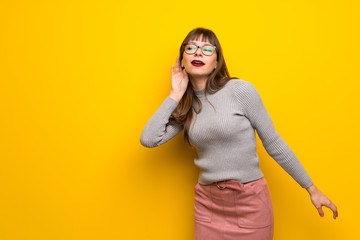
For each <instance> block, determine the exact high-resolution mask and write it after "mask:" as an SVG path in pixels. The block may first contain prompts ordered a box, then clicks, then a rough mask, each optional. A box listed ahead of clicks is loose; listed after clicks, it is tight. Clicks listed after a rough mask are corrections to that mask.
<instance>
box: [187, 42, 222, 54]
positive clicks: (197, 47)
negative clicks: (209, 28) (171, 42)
mask: <svg viewBox="0 0 360 240" xmlns="http://www.w3.org/2000/svg"><path fill="white" fill-rule="evenodd" d="M183 45H184V46H186V45H193V46H195V47H196V50H195V52H194V53H187V52H186V51H185V47H184V52H185V53H186V54H188V55H194V54H195V53H196V52H197V50H198V49H199V48H201V52H202V53H203V54H204V55H205V56H212V55H213V54H214V52H213V53H212V54H211V55H206V54H205V53H204V50H203V47H204V46H205V47H206V46H211V47H213V48H215V51H216V46H213V45H203V46H198V45H195V44H189V43H184V44H183Z"/></svg>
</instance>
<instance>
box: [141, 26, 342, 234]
mask: <svg viewBox="0 0 360 240" xmlns="http://www.w3.org/2000/svg"><path fill="white" fill-rule="evenodd" d="M180 66H181V67H180ZM175 70H176V72H175V71H174V65H172V67H171V91H170V94H169V96H168V97H166V99H165V100H164V102H163V103H162V104H161V106H160V107H159V108H158V109H157V111H156V112H155V113H154V114H153V116H152V117H151V118H150V120H149V121H148V122H147V124H146V125H145V127H144V129H143V132H142V134H141V137H140V142H141V144H142V145H144V146H146V147H156V146H159V145H161V144H164V143H166V142H167V141H168V140H170V139H171V138H173V137H174V136H175V135H176V134H178V133H179V132H180V131H181V130H184V138H185V140H186V141H187V142H188V143H189V144H190V145H192V146H194V147H195V148H196V150H197V153H198V156H197V158H195V160H194V163H195V165H196V166H198V167H199V168H200V173H199V179H198V183H197V184H196V186H195V189H194V190H195V204H194V220H195V228H194V229H195V239H206V240H212V239H221V240H224V239H225V240H227V239H229V240H230V239H252V240H256V239H261V240H268V239H272V236H273V230H274V220H273V217H274V216H273V208H272V202H271V196H270V192H269V188H268V185H267V183H266V180H265V178H264V175H263V173H262V172H261V170H260V168H259V158H258V155H257V153H256V136H255V129H256V131H257V133H258V135H259V137H260V139H261V141H262V143H263V146H264V147H265V149H266V151H267V152H268V153H269V155H270V156H271V157H272V158H273V159H274V160H275V161H277V162H278V163H279V164H280V166H281V167H282V168H283V169H284V170H285V171H286V172H288V173H289V174H290V175H291V177H293V178H294V180H296V181H297V182H298V183H299V185H300V186H301V187H303V188H305V189H306V190H307V191H308V192H309V194H310V197H311V201H312V203H313V204H314V206H315V207H316V208H317V210H318V212H319V214H320V216H324V213H323V211H322V208H321V207H322V206H326V207H328V208H330V209H331V210H332V211H333V218H334V219H336V217H337V216H338V212H337V208H336V206H335V205H334V204H333V203H332V202H331V201H330V200H329V199H328V198H327V197H326V196H325V195H324V194H323V193H322V192H321V191H320V190H319V189H317V188H316V186H315V185H314V184H313V182H312V180H311V178H310V177H309V175H308V174H307V172H306V171H305V169H304V168H303V166H302V165H301V163H300V162H299V160H298V159H297V157H296V156H295V154H294V153H293V152H292V150H291V149H290V148H289V146H288V145H287V144H286V143H285V142H284V140H283V139H282V138H281V137H280V136H279V134H278V133H277V131H276V130H275V128H274V125H273V123H272V120H271V118H270V116H269V114H268V112H267V110H266V108H265V106H264V104H263V102H262V100H261V97H260V95H259V93H258V92H257V90H256V88H255V87H254V86H253V85H252V84H251V83H250V82H248V81H245V80H242V79H236V78H231V77H230V76H229V73H228V70H227V67H226V64H225V60H224V57H223V54H222V50H221V46H220V43H219V41H218V39H217V37H216V36H215V34H214V33H213V32H212V31H211V30H208V29H204V28H196V29H194V30H192V31H191V32H190V33H189V34H188V35H187V36H186V38H185V39H184V41H183V43H182V45H181V47H180V58H179V57H177V59H176V67H175Z"/></svg>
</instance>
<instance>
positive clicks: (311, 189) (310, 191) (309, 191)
mask: <svg viewBox="0 0 360 240" xmlns="http://www.w3.org/2000/svg"><path fill="white" fill-rule="evenodd" d="M306 190H307V191H308V193H309V194H310V195H312V194H314V193H315V192H316V191H317V190H318V189H317V187H316V186H315V185H314V184H313V185H311V186H310V187H307V188H306Z"/></svg>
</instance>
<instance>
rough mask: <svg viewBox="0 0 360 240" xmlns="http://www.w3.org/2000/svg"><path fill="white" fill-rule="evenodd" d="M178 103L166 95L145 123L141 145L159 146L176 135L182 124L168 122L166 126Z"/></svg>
mask: <svg viewBox="0 0 360 240" xmlns="http://www.w3.org/2000/svg"><path fill="white" fill-rule="evenodd" d="M178 104H179V103H178V102H177V101H175V100H174V99H172V98H171V97H169V96H167V97H166V99H165V100H164V101H163V103H162V104H161V105H160V107H159V108H158V109H157V110H156V112H155V113H154V114H153V115H152V116H151V118H150V119H149V121H148V122H147V123H146V125H145V127H144V129H143V131H142V133H141V136H140V143H141V144H142V145H143V146H145V147H149V148H153V147H157V146H160V145H162V144H164V143H166V142H167V141H169V140H170V139H171V138H173V137H174V136H176V135H177V134H178V133H179V132H180V131H181V130H182V129H183V125H175V124H169V125H168V126H166V124H167V123H168V122H169V118H170V116H171V114H172V113H173V111H174V110H175V109H176V107H177V105H178Z"/></svg>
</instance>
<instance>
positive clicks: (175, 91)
mask: <svg viewBox="0 0 360 240" xmlns="http://www.w3.org/2000/svg"><path fill="white" fill-rule="evenodd" d="M188 83H189V77H188V74H187V72H186V71H185V69H181V67H180V63H179V57H176V73H174V64H173V65H171V92H170V97H172V98H174V99H175V100H177V101H178V102H179V101H180V99H181V98H182V96H183V95H184V93H185V91H186V89H187V85H188Z"/></svg>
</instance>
